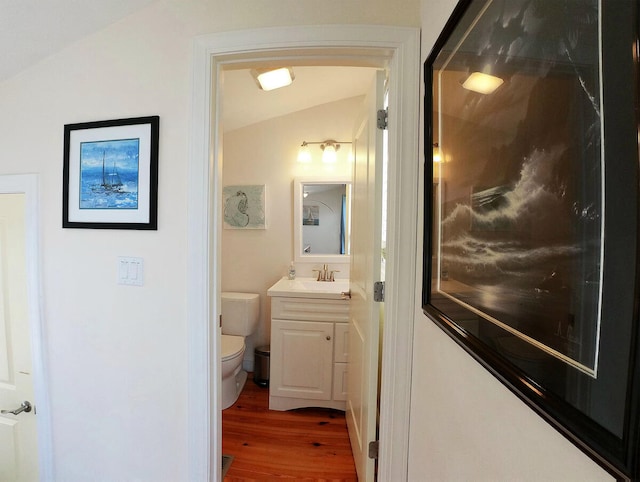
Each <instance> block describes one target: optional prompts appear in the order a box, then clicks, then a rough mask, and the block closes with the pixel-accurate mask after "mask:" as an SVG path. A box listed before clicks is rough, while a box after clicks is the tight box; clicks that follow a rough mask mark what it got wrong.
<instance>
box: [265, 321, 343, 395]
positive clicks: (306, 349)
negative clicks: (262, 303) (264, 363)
mask: <svg viewBox="0 0 640 482" xmlns="http://www.w3.org/2000/svg"><path fill="white" fill-rule="evenodd" d="M332 372H333V323H323V322H313V321H288V320H272V321H271V366H270V377H269V378H270V380H269V384H270V387H269V393H270V395H273V396H278V397H293V398H310V399H314V400H330V399H331V388H332V375H333V373H332Z"/></svg>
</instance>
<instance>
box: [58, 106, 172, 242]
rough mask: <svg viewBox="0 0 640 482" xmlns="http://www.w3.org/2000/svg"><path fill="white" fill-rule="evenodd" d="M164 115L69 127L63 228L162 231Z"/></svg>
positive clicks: (67, 125)
mask: <svg viewBox="0 0 640 482" xmlns="http://www.w3.org/2000/svg"><path fill="white" fill-rule="evenodd" d="M159 130H160V118H159V116H147V117H135V118H127V119H112V120H103V121H94V122H83V123H76V124H66V125H65V126H64V166H63V197H62V227H63V228H90V229H138V230H157V229H158V143H159Z"/></svg>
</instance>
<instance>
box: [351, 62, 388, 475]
mask: <svg viewBox="0 0 640 482" xmlns="http://www.w3.org/2000/svg"><path fill="white" fill-rule="evenodd" d="M383 95H384V73H383V72H378V73H377V74H376V78H375V81H374V82H373V85H372V86H371V88H370V89H369V93H368V94H367V96H366V99H365V102H364V105H363V108H362V112H361V113H360V115H359V117H358V122H357V123H356V128H355V131H354V139H353V142H354V143H353V147H354V170H353V191H352V196H353V197H352V201H351V202H352V204H351V206H352V208H351V209H352V218H351V223H352V224H351V226H352V228H351V243H352V244H351V281H350V289H351V303H350V314H349V362H348V367H347V379H348V382H347V384H348V390H347V426H348V428H349V438H350V439H351V448H352V450H353V457H354V459H355V464H356V469H357V472H358V479H359V480H360V481H361V482H364V481H370V480H374V477H375V463H374V462H375V461H374V460H373V459H371V458H369V453H368V446H369V442H372V441H374V440H375V439H376V420H377V398H378V341H379V332H380V309H381V307H380V304H379V303H376V302H374V301H373V284H374V282H375V281H379V279H380V266H381V262H380V258H381V254H382V253H381V249H382V248H381V244H382V243H381V237H382V235H381V233H382V157H381V156H382V131H380V130H379V129H377V127H376V117H377V110H378V109H379V108H382V105H383ZM377 153H378V154H379V155H378V156H376V154H377ZM376 157H379V158H378V159H376ZM376 161H377V162H376Z"/></svg>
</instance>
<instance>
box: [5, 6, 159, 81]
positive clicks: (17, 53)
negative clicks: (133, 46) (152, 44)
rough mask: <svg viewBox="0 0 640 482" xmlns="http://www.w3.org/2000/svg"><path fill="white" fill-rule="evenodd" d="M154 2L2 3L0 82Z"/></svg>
mask: <svg viewBox="0 0 640 482" xmlns="http://www.w3.org/2000/svg"><path fill="white" fill-rule="evenodd" d="M152 1H153V0H99V1H96V0H93V1H89V0H0V45H1V46H2V47H1V48H0V82H2V81H4V80H6V79H8V78H10V77H13V76H14V75H16V74H18V73H19V72H21V71H22V70H24V69H27V68H29V67H31V66H32V65H33V64H35V63H37V62H39V61H40V60H42V59H44V58H46V57H48V56H49V55H51V54H53V53H55V52H57V51H59V50H61V49H63V48H65V47H66V46H68V45H70V44H72V43H74V42H76V41H78V40H80V39H81V38H82V37H85V36H87V35H89V34H91V33H93V32H97V31H98V30H101V29H103V28H105V27H106V26H107V25H109V24H111V23H114V22H116V21H118V20H120V19H121V18H124V17H126V16H127V15H129V14H131V13H133V12H135V11H137V10H140V9H142V8H144V7H145V6H147V5H148V4H150V3H151V2H152Z"/></svg>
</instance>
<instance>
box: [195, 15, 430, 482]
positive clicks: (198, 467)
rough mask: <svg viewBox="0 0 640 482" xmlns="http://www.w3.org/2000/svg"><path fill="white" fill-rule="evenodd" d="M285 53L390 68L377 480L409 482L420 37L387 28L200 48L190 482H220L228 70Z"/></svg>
mask: <svg viewBox="0 0 640 482" xmlns="http://www.w3.org/2000/svg"><path fill="white" fill-rule="evenodd" d="M283 51H284V52H285V53H288V54H289V55H295V56H296V57H298V58H300V57H304V58H314V57H316V58H324V59H326V58H342V59H344V58H351V59H353V58H357V59H360V61H362V59H363V58H366V56H368V55H371V56H373V57H376V58H379V57H380V56H385V57H387V58H388V59H389V66H388V68H389V73H390V75H389V77H390V89H389V111H390V113H391V114H390V116H389V166H388V199H389V201H388V226H387V265H386V266H387V272H386V285H387V289H386V300H385V313H386V314H385V317H386V322H385V324H384V331H383V336H384V343H383V352H382V387H381V394H380V397H381V400H380V440H381V444H380V453H379V464H378V476H379V479H380V480H406V478H407V467H408V451H409V420H408V416H407V414H408V413H409V406H410V387H411V362H412V343H413V319H414V305H415V296H416V294H415V293H416V288H415V274H416V267H417V261H416V258H417V253H416V249H417V225H418V201H419V194H418V193H419V191H418V181H419V176H418V173H419V170H420V169H419V157H418V156H419V149H418V146H419V138H420V136H419V113H420V103H419V92H420V35H419V29H417V28H409V27H392V26H380V25H375V26H371V25H316V26H295V27H278V28H264V29H256V30H244V31H231V32H223V33H217V34H210V35H205V36H201V37H197V38H196V39H195V41H194V47H193V64H192V67H193V70H192V106H191V107H192V115H191V126H190V130H191V138H190V153H189V161H190V163H189V177H188V183H189V194H188V196H189V198H188V218H187V222H188V235H187V249H188V254H187V257H188V265H187V269H188V280H187V281H188V283H187V285H188V290H187V303H188V311H187V324H188V326H187V329H188V337H189V339H188V344H189V347H188V348H189V349H188V353H189V359H188V367H189V380H188V392H189V393H188V395H189V396H188V407H187V409H188V414H187V416H188V430H189V433H188V444H189V447H188V469H189V480H194V481H195V480H217V479H218V477H219V474H220V468H221V467H220V466H221V448H222V436H221V434H222V420H221V410H220V406H221V398H220V390H219V380H220V363H219V353H220V327H219V323H217V321H216V322H214V323H211V322H210V320H217V319H218V316H219V313H220V309H219V306H220V300H219V293H220V268H219V264H218V260H219V258H220V233H219V231H220V229H219V228H220V226H222V223H221V200H220V199H219V195H218V193H219V192H221V191H220V188H221V168H222V162H221V155H222V135H221V127H220V126H221V123H220V120H221V112H220V108H219V106H220V104H221V88H220V85H221V71H222V67H221V66H222V65H223V64H224V62H225V61H227V62H228V61H230V60H232V59H233V58H234V57H235V58H241V57H244V58H249V59H251V58H254V59H255V58H261V59H265V58H268V57H269V55H272V54H273V55H282V52H283ZM213 326H215V329H213ZM212 361H213V363H212ZM213 380H217V382H216V383H214V382H212V381H213Z"/></svg>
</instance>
